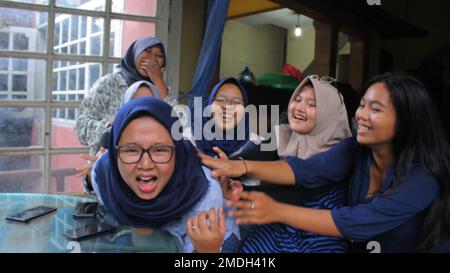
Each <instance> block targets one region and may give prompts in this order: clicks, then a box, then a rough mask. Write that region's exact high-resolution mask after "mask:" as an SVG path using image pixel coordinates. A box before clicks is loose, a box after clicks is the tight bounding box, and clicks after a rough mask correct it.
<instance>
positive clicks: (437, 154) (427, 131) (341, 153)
mask: <svg viewBox="0 0 450 273" xmlns="http://www.w3.org/2000/svg"><path fill="white" fill-rule="evenodd" d="M365 90H366V92H365V94H364V96H363V98H362V99H361V103H360V105H359V107H358V110H357V111H356V120H357V123H358V131H357V136H356V138H355V137H352V138H348V139H345V140H343V141H342V142H340V143H339V144H337V145H336V146H334V147H333V148H331V149H330V150H328V151H326V152H324V153H320V154H316V155H315V156H313V157H311V158H308V159H306V160H303V159H300V158H297V157H287V158H286V159H285V160H283V161H275V162H257V161H231V160H223V159H217V158H212V157H209V156H206V155H203V154H201V155H200V157H201V158H202V162H203V164H205V165H207V166H209V167H211V168H212V169H213V172H212V175H213V176H215V177H220V176H230V177H236V176H239V175H242V174H245V173H246V174H247V175H250V176H253V177H255V178H257V179H261V180H264V181H267V182H271V183H275V184H283V185H299V186H303V187H308V188H315V187H320V186H324V185H328V184H333V183H338V182H341V181H343V180H347V181H350V182H351V198H350V202H349V204H348V206H345V207H341V208H337V209H332V210H319V209H310V208H304V207H300V206H293V205H287V204H283V203H279V202H276V201H274V200H273V199H271V198H270V197H268V196H267V195H265V194H263V193H258V192H241V193H239V197H240V200H239V201H237V202H233V203H232V205H233V206H235V207H236V208H237V209H238V210H237V211H236V212H232V216H234V217H236V221H237V222H238V223H253V224H265V223H274V222H280V223H284V224H287V225H291V226H294V227H296V228H298V229H302V230H305V231H308V232H314V233H317V234H321V235H326V236H336V237H344V238H347V239H349V240H352V241H353V242H354V243H355V244H354V246H355V247H356V248H355V249H354V250H357V249H359V248H357V247H358V246H359V247H365V246H366V243H367V242H368V241H377V242H378V243H379V244H380V247H381V251H382V252H412V251H428V250H432V249H434V248H435V247H438V246H439V245H441V244H442V243H444V242H446V240H447V239H448V238H449V235H450V196H449V194H450V189H449V185H450V181H449V180H450V160H449V156H450V151H449V146H448V143H447V141H446V138H445V135H444V131H443V129H442V125H441V124H440V121H439V117H438V114H437V112H436V109H435V106H434V105H433V102H432V100H431V99H430V97H429V95H428V94H427V92H426V90H425V87H424V86H423V84H422V83H420V82H419V81H418V80H416V79H415V78H413V77H411V76H407V75H403V74H391V73H387V74H383V75H380V76H377V77H375V78H373V79H372V80H370V81H369V82H368V83H367V85H366V88H365ZM441 250H442V249H441Z"/></svg>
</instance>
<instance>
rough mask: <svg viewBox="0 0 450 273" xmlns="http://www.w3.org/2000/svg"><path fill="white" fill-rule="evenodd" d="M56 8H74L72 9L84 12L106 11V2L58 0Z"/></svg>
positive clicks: (102, 0) (101, 0) (98, 0)
mask: <svg viewBox="0 0 450 273" xmlns="http://www.w3.org/2000/svg"><path fill="white" fill-rule="evenodd" d="M56 6H58V7H65V8H72V9H84V10H96V11H104V10H105V0H95V1H89V0H75V1H74V0H72V1H68V0H56Z"/></svg>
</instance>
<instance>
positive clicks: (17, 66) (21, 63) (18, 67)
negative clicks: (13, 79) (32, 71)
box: [13, 59, 28, 71]
mask: <svg viewBox="0 0 450 273" xmlns="http://www.w3.org/2000/svg"><path fill="white" fill-rule="evenodd" d="M13 70H14V71H27V70H28V60H27V59H14V60H13Z"/></svg>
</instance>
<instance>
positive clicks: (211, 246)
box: [186, 208, 226, 253]
mask: <svg viewBox="0 0 450 273" xmlns="http://www.w3.org/2000/svg"><path fill="white" fill-rule="evenodd" d="M208 222H209V224H208ZM186 230H187V232H188V234H189V238H190V239H191V241H192V244H193V245H194V248H195V250H196V251H197V252H199V253H217V252H220V247H221V246H222V244H223V240H224V238H225V230H226V223H225V215H224V214H223V209H222V208H219V209H218V210H217V217H216V212H215V210H214V209H213V208H211V209H210V210H209V214H208V213H206V212H205V211H204V212H201V213H200V214H199V215H196V216H193V217H191V218H190V219H189V220H188V221H187V222H186Z"/></svg>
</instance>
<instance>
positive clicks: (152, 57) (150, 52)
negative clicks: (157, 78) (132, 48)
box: [136, 45, 164, 77]
mask: <svg viewBox="0 0 450 273" xmlns="http://www.w3.org/2000/svg"><path fill="white" fill-rule="evenodd" d="M144 60H147V61H150V62H153V61H155V62H157V63H158V65H159V67H161V68H163V65H164V54H163V52H162V49H161V46H159V45H156V46H153V47H150V48H147V49H146V50H144V51H142V53H141V54H139V56H138V57H137V59H136V70H137V71H138V72H139V74H140V75H141V76H143V77H146V76H147V72H146V71H145V70H144V69H142V67H141V64H142V62H143V61H144Z"/></svg>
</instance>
